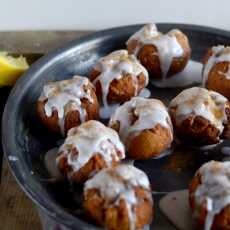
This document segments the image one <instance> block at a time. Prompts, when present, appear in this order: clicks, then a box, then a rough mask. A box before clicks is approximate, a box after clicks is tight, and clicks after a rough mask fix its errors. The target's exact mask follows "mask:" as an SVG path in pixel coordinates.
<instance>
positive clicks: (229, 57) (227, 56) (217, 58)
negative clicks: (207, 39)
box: [203, 45, 230, 85]
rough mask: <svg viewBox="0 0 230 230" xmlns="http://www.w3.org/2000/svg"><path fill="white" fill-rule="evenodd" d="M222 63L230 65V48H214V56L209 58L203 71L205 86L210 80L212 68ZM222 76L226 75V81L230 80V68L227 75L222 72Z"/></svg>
mask: <svg viewBox="0 0 230 230" xmlns="http://www.w3.org/2000/svg"><path fill="white" fill-rule="evenodd" d="M220 62H229V63H230V47H225V46H221V45H219V46H214V47H212V55H211V56H210V57H209V59H208V62H207V63H206V64H205V65H204V69H203V85H205V84H206V82H207V80H208V75H209V73H210V71H211V69H212V67H213V66H214V65H215V64H216V63H220ZM220 74H222V75H224V76H225V77H226V79H228V80H229V79H230V68H228V71H227V72H226V73H222V72H220Z"/></svg>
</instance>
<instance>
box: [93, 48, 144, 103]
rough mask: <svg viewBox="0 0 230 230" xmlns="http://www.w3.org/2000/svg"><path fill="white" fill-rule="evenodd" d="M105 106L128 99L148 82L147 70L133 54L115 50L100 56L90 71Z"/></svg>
mask: <svg viewBox="0 0 230 230" xmlns="http://www.w3.org/2000/svg"><path fill="white" fill-rule="evenodd" d="M90 79H91V80H92V81H93V83H94V85H95V86H96V92H97V95H98V96H99V97H100V98H101V100H102V103H103V105H104V106H105V107H108V104H113V103H121V102H125V101H128V100H129V99H130V98H131V97H133V96H136V95H138V93H139V92H140V91H141V90H142V89H143V88H144V87H145V86H146V85H147V84H148V72H147V70H146V69H145V68H144V67H143V66H142V65H141V64H140V63H139V61H138V60H137V59H136V57H135V56H134V55H129V54H128V52H127V51H126V50H117V51H114V52H112V53H110V54H109V55H107V56H105V57H103V58H101V59H100V60H99V61H98V63H97V64H96V65H95V66H94V68H93V70H92V71H91V73H90Z"/></svg>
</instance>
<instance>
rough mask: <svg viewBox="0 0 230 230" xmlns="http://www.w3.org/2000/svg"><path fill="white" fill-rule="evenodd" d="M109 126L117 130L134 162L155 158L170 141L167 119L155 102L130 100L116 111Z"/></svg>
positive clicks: (170, 134)
mask: <svg viewBox="0 0 230 230" xmlns="http://www.w3.org/2000/svg"><path fill="white" fill-rule="evenodd" d="M109 126H110V127H112V128H114V129H115V130H117V132H118V133H119V135H120V137H121V140H122V141H123V143H125V146H126V150H127V155H128V156H129V157H130V158H133V159H147V158H151V157H157V156H159V155H160V154H161V153H162V152H163V151H164V150H166V149H167V148H169V147H170V145H171V143H172V141H173V129H172V124H171V119H170V116H169V114H168V112H167V109H166V107H165V106H164V104H163V103H162V102H161V101H160V100H157V99H146V98H141V97H134V98H132V99H131V100H130V101H128V102H125V103H124V104H123V105H121V106H120V107H118V108H117V110H116V111H115V113H114V114H113V115H112V117H111V119H110V122H109Z"/></svg>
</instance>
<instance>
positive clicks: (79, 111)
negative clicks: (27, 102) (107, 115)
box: [36, 76, 99, 135]
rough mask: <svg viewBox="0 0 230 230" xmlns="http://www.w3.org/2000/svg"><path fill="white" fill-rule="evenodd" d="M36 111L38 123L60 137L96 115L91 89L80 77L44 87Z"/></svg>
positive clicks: (95, 101) (50, 83)
mask: <svg viewBox="0 0 230 230" xmlns="http://www.w3.org/2000/svg"><path fill="white" fill-rule="evenodd" d="M36 108H37V114H38V118H39V119H40V120H41V122H42V123H43V124H44V125H45V126H46V127H47V128H48V129H49V130H51V131H53V132H56V133H61V134H62V135H66V133H67V132H68V130H69V129H71V128H72V127H75V126H78V125H80V124H81V123H83V122H85V121H88V120H92V119H97V118H98V116H99V104H98V100H97V96H96V94H95V90H94V86H93V85H92V84H91V83H90V81H89V80H88V78H86V77H82V76H74V77H73V78H72V79H69V80H62V81H55V82H49V83H47V84H46V85H44V87H43V90H42V93H41V95H40V97H39V99H38V101H37V105H36Z"/></svg>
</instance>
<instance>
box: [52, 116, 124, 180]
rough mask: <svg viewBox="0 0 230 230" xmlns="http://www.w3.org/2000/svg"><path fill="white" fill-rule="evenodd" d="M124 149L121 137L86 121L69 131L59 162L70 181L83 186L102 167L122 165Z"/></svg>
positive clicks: (57, 161) (112, 131) (101, 126)
mask: <svg viewBox="0 0 230 230" xmlns="http://www.w3.org/2000/svg"><path fill="white" fill-rule="evenodd" d="M124 157H125V149H124V146H123V144H122V142H121V141H120V139H119V136H118V134H117V133H116V131H114V130H113V129H111V128H108V127H106V126H104V125H103V124H102V123H100V122H99V121H94V120H91V121H87V122H85V123H83V124H81V125H80V126H78V127H75V128H72V129H70V130H69V132H68V135H67V137H66V139H65V141H64V143H63V145H62V146H61V147H60V148H59V150H58V156H57V159H56V163H57V166H58V169H59V170H60V172H61V173H62V174H63V175H64V176H65V178H67V179H68V180H69V181H70V182H72V183H75V184H82V183H84V182H85V181H86V180H87V179H89V178H90V177H92V176H93V175H95V174H96V173H97V172H99V171H100V170H101V169H103V168H108V167H112V166H115V165H117V164H119V162H120V160H121V159H123V158H124Z"/></svg>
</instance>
